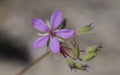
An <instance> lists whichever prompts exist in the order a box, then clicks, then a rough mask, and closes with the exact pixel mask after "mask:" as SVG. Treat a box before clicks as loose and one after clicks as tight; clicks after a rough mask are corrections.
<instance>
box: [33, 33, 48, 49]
mask: <svg viewBox="0 0 120 75" xmlns="http://www.w3.org/2000/svg"><path fill="white" fill-rule="evenodd" d="M48 38H49V36H48V35H47V36H42V37H40V38H38V39H37V40H36V41H35V42H34V43H33V48H42V47H43V46H44V45H45V44H46V43H47V40H48Z"/></svg>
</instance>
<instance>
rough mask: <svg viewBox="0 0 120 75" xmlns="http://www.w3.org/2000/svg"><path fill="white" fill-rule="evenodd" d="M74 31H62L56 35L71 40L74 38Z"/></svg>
mask: <svg viewBox="0 0 120 75" xmlns="http://www.w3.org/2000/svg"><path fill="white" fill-rule="evenodd" d="M73 33H74V31H73V30H68V29H61V30H58V31H56V35H58V36H60V37H61V38H65V39H66V38H70V37H71V36H73Z"/></svg>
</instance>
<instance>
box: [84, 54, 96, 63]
mask: <svg viewBox="0 0 120 75" xmlns="http://www.w3.org/2000/svg"><path fill="white" fill-rule="evenodd" d="M95 56H96V53H94V52H90V53H87V55H85V56H84V57H83V60H84V61H90V60H92V59H93V58H94V57H95Z"/></svg>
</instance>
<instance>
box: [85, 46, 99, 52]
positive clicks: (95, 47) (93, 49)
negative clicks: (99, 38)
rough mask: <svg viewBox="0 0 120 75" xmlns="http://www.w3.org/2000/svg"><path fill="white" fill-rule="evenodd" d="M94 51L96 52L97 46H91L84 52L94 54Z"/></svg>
mask: <svg viewBox="0 0 120 75" xmlns="http://www.w3.org/2000/svg"><path fill="white" fill-rule="evenodd" d="M96 50H97V46H91V47H88V48H87V49H86V52H87V53H90V52H95V51H96Z"/></svg>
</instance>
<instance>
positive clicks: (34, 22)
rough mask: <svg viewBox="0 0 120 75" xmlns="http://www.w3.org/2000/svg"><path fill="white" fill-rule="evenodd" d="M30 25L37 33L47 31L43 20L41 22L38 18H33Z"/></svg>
mask: <svg viewBox="0 0 120 75" xmlns="http://www.w3.org/2000/svg"><path fill="white" fill-rule="evenodd" d="M32 25H33V27H34V28H35V29H36V30H38V31H41V32H47V31H48V28H47V25H46V24H45V23H44V21H43V20H41V19H39V18H33V19H32Z"/></svg>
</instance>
